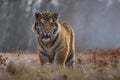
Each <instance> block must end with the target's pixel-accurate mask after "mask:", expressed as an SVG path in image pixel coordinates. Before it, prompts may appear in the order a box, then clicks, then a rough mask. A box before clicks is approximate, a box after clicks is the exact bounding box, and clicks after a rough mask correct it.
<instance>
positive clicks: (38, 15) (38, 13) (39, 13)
mask: <svg viewBox="0 0 120 80" xmlns="http://www.w3.org/2000/svg"><path fill="white" fill-rule="evenodd" d="M41 15H42V13H41V12H40V11H36V12H35V18H36V19H38V18H39V17H40V16H41Z"/></svg>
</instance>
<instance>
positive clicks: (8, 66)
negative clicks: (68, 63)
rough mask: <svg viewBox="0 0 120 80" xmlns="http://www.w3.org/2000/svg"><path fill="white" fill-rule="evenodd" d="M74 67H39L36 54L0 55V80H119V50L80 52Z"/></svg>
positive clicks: (49, 65)
mask: <svg viewBox="0 0 120 80" xmlns="http://www.w3.org/2000/svg"><path fill="white" fill-rule="evenodd" d="M75 62H76V63H75V66H74V67H73V68H71V67H65V68H63V67H61V66H55V65H52V64H46V65H44V66H40V64H39V58H38V55H37V54H35V53H24V52H16V53H0V80H120V48H117V49H93V50H80V51H78V52H77V53H76V61H75Z"/></svg>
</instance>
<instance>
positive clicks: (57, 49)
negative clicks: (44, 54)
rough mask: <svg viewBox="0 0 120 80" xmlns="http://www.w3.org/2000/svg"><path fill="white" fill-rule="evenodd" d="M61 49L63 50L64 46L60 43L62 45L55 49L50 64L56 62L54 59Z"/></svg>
mask: <svg viewBox="0 0 120 80" xmlns="http://www.w3.org/2000/svg"><path fill="white" fill-rule="evenodd" d="M61 48H62V45H61V42H60V43H59V44H58V45H57V46H56V47H55V49H54V50H53V51H54V52H53V56H52V58H51V59H50V63H52V61H53V60H54V57H55V55H56V53H57V51H59V50H60V49H61Z"/></svg>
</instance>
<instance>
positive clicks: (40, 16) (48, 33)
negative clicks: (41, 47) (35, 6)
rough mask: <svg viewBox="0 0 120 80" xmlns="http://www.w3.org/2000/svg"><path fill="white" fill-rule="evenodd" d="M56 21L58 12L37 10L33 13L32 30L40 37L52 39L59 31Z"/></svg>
mask: <svg viewBox="0 0 120 80" xmlns="http://www.w3.org/2000/svg"><path fill="white" fill-rule="evenodd" d="M57 21H58V13H52V12H39V11H37V12H36V13H35V26H34V31H35V32H36V33H37V35H38V36H39V38H40V39H44V40H47V41H49V40H52V39H54V37H56V35H57V34H58V32H59V26H58V24H57Z"/></svg>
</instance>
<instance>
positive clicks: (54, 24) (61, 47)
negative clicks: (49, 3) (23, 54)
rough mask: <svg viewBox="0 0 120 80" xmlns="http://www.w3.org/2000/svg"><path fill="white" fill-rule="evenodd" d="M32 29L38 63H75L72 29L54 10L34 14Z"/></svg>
mask: <svg viewBox="0 0 120 80" xmlns="http://www.w3.org/2000/svg"><path fill="white" fill-rule="evenodd" d="M34 18H35V20H34V23H33V25H32V30H33V32H34V34H35V36H36V44H37V53H39V60H40V64H41V65H44V64H47V63H52V64H57V65H62V66H73V65H74V64H75V47H74V46H75V44H74V31H73V29H72V27H71V26H70V25H69V24H68V23H67V22H65V21H62V20H60V19H59V14H58V13H56V12H40V11H37V12H35V14H34Z"/></svg>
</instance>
